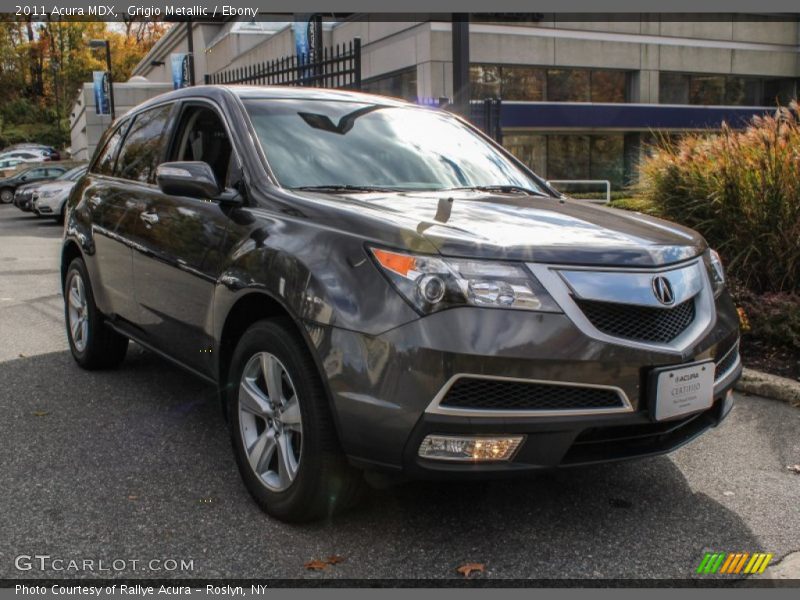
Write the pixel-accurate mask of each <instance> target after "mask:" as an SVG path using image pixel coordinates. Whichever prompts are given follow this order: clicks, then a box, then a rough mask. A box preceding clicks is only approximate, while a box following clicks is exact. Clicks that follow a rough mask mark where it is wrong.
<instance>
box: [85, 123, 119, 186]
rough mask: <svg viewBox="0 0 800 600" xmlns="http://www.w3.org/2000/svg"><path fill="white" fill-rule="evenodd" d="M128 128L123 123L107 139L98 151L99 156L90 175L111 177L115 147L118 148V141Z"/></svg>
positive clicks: (115, 152) (115, 153)
mask: <svg viewBox="0 0 800 600" xmlns="http://www.w3.org/2000/svg"><path fill="white" fill-rule="evenodd" d="M127 128H128V123H123V124H122V125H120V126H119V127H117V130H116V131H115V132H114V133H113V134H111V137H109V138H108V141H107V142H106V145H105V146H103V149H102V150H101V151H100V155H99V156H98V157H97V160H96V161H95V163H94V166H93V167H92V173H99V174H100V175H113V173H114V158H115V157H116V155H117V147H118V146H119V142H120V140H122V134H123V133H125V130H126V129H127Z"/></svg>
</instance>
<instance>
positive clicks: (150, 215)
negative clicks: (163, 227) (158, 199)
mask: <svg viewBox="0 0 800 600" xmlns="http://www.w3.org/2000/svg"><path fill="white" fill-rule="evenodd" d="M139 218H140V219H141V220H142V221H144V222H145V223H147V224H148V225H155V224H156V223H158V215H157V214H156V213H154V212H142V213H139Z"/></svg>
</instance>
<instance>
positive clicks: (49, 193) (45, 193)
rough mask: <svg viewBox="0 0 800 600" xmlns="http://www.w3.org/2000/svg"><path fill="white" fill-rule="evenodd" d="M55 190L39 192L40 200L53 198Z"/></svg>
mask: <svg viewBox="0 0 800 600" xmlns="http://www.w3.org/2000/svg"><path fill="white" fill-rule="evenodd" d="M55 194H56V193H55V191H54V190H45V191H43V192H39V198H50V197H51V196H55Z"/></svg>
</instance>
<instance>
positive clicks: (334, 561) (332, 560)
mask: <svg viewBox="0 0 800 600" xmlns="http://www.w3.org/2000/svg"><path fill="white" fill-rule="evenodd" d="M325 562H326V563H328V564H329V565H338V564H339V563H342V562H344V557H343V556H339V555H338V554H334V555H332V556H329V557H328V558H326V559H325Z"/></svg>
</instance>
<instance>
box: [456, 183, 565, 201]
mask: <svg viewBox="0 0 800 600" xmlns="http://www.w3.org/2000/svg"><path fill="white" fill-rule="evenodd" d="M455 190H476V191H478V192H498V193H500V194H513V193H514V192H518V193H521V194H528V195H529V196H539V197H541V198H549V197H550V196H549V195H547V194H545V193H543V192H538V191H536V190H532V189H529V188H526V187H522V186H521V185H465V186H463V187H455V188H449V189H447V190H444V191H447V192H451V191H455Z"/></svg>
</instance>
